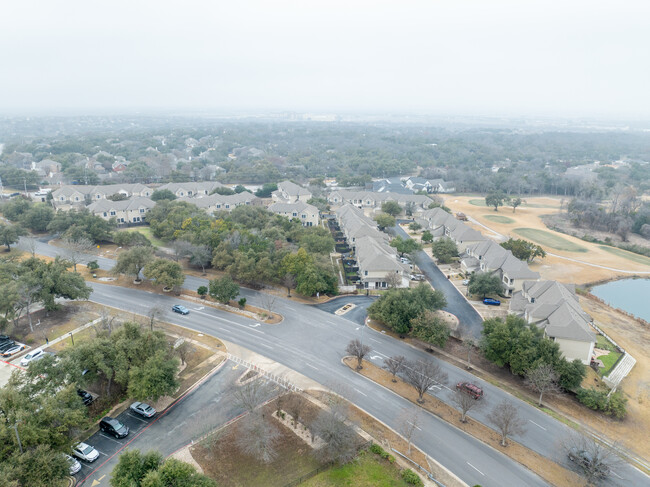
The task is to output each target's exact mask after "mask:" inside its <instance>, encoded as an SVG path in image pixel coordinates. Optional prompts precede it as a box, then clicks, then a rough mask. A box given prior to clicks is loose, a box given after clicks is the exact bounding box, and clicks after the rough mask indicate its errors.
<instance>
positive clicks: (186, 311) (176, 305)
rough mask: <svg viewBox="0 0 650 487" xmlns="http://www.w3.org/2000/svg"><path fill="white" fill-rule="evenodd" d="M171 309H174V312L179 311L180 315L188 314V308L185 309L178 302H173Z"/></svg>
mask: <svg viewBox="0 0 650 487" xmlns="http://www.w3.org/2000/svg"><path fill="white" fill-rule="evenodd" d="M172 311H174V312H176V313H180V314H182V315H189V314H190V310H189V309H187V308H186V307H185V306H182V305H180V304H175V305H174V306H172Z"/></svg>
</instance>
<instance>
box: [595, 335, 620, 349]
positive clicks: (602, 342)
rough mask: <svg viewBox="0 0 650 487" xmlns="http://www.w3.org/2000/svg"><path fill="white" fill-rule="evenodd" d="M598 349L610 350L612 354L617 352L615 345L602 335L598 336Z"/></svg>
mask: <svg viewBox="0 0 650 487" xmlns="http://www.w3.org/2000/svg"><path fill="white" fill-rule="evenodd" d="M596 348H600V349H601V350H609V351H610V352H615V351H616V348H615V347H614V345H612V344H611V343H609V341H607V338H605V337H604V336H602V335H596Z"/></svg>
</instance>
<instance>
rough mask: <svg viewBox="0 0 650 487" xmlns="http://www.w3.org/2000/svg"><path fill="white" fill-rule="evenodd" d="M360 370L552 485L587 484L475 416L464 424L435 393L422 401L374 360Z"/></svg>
mask: <svg viewBox="0 0 650 487" xmlns="http://www.w3.org/2000/svg"><path fill="white" fill-rule="evenodd" d="M344 361H345V363H346V365H348V367H350V368H351V369H354V368H355V364H356V360H354V359H350V358H348V359H345V360H344ZM360 373H361V374H362V375H363V376H364V377H367V378H369V379H370V380H372V381H374V382H377V383H378V384H381V385H382V386H384V387H386V388H387V389H390V390H391V391H393V392H395V393H396V394H398V395H400V396H402V397H404V398H406V399H408V400H409V401H411V402H412V403H414V404H417V405H419V406H421V407H423V408H424V409H426V410H427V411H429V412H430V413H432V414H434V415H436V416H438V417H439V418H441V419H443V420H444V421H446V422H448V423H450V424H452V425H453V426H455V427H457V428H458V429H461V430H462V431H464V432H465V433H468V434H470V435H472V436H474V437H475V438H477V439H478V440H480V441H482V442H483V443H486V444H487V445H489V446H491V447H492V448H494V449H495V450H498V451H500V452H501V453H503V454H505V455H507V456H508V457H510V458H512V459H513V460H515V461H516V462H519V463H521V464H522V465H524V466H526V467H527V468H529V469H530V470H532V471H533V472H535V473H537V474H538V475H539V476H540V477H542V478H543V479H544V480H546V481H547V482H549V483H551V484H552V485H555V486H560V487H575V486H576V485H583V484H584V480H583V479H582V478H581V477H580V476H578V475H577V474H576V473H574V472H571V471H570V470H567V469H566V468H564V467H562V466H560V465H558V464H557V463H555V462H553V461H551V460H549V459H548V458H545V457H543V456H542V455H540V454H539V453H536V452H534V451H533V450H530V449H529V448H526V447H525V446H523V445H521V444H520V443H517V442H516V441H513V440H508V446H507V447H502V446H501V441H500V440H501V436H500V435H499V434H498V433H497V432H496V431H494V430H493V429H491V428H489V427H487V426H485V425H483V424H482V423H479V422H478V421H475V420H473V419H472V418H468V419H467V422H466V423H462V422H461V421H460V413H459V412H458V411H456V410H455V409H454V408H452V407H451V406H448V405H447V404H445V403H444V402H442V401H440V400H439V399H437V398H435V397H433V396H427V397H426V400H425V403H424V404H418V403H417V399H418V395H417V393H416V392H415V390H414V389H413V387H411V386H409V385H408V384H406V383H405V382H404V381H402V380H400V379H398V381H397V382H392V380H391V379H392V375H391V374H390V373H389V372H387V371H385V370H383V369H381V368H379V367H377V366H375V365H373V364H372V363H370V362H366V361H364V362H363V369H361V371H360Z"/></svg>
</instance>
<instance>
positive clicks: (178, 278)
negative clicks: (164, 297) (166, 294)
mask: <svg viewBox="0 0 650 487" xmlns="http://www.w3.org/2000/svg"><path fill="white" fill-rule="evenodd" d="M143 274H144V277H146V278H147V279H152V280H153V281H154V284H156V285H158V286H163V287H164V288H167V289H173V288H178V287H180V286H181V285H182V284H183V282H185V274H183V268H182V267H181V266H180V264H179V263H178V262H173V261H171V260H167V259H156V260H153V261H151V262H149V263H148V264H146V265H145V266H144V272H143Z"/></svg>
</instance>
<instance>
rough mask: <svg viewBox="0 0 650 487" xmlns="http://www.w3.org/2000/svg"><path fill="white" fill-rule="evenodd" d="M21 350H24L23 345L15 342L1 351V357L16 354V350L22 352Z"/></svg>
mask: <svg viewBox="0 0 650 487" xmlns="http://www.w3.org/2000/svg"><path fill="white" fill-rule="evenodd" d="M23 350H25V345H18V344H17V345H14V346H13V347H11V348H9V349H7V350H5V351H4V352H2V356H3V357H11V356H12V355H15V354H17V353H18V352H22V351H23Z"/></svg>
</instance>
